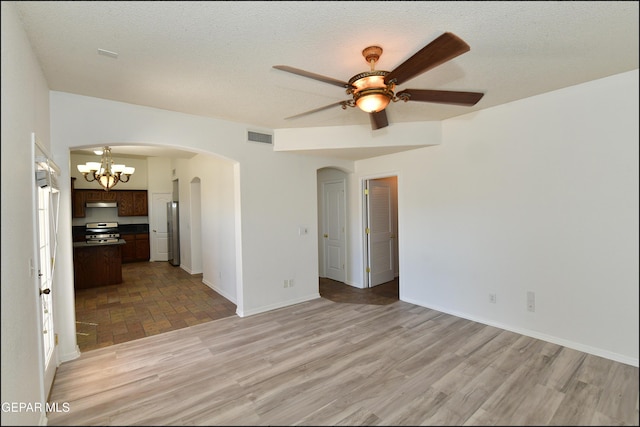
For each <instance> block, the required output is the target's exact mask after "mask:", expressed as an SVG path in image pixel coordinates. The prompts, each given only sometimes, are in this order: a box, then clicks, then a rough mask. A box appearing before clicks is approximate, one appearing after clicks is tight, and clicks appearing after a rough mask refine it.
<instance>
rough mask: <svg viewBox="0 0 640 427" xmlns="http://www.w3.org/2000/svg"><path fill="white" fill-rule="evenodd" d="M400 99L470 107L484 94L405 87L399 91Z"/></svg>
mask: <svg viewBox="0 0 640 427" xmlns="http://www.w3.org/2000/svg"><path fill="white" fill-rule="evenodd" d="M396 96H397V97H398V98H400V99H404V98H405V97H407V98H408V99H407V100H408V101H422V102H435V103H439V104H454V105H464V106H467V107H470V106H472V105H476V104H477V103H478V101H480V99H482V97H483V96H484V93H480V92H458V91H451V90H428V89H405V90H403V91H401V92H398V93H397V94H396Z"/></svg>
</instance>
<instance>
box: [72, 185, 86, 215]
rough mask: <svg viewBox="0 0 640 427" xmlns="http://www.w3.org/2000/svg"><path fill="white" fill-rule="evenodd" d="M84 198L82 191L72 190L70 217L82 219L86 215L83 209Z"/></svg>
mask: <svg viewBox="0 0 640 427" xmlns="http://www.w3.org/2000/svg"><path fill="white" fill-rule="evenodd" d="M84 196H85V193H84V191H81V190H73V192H72V195H71V198H72V200H71V201H72V208H73V210H72V215H73V217H74V218H84V217H85V216H86V215H87V214H86V211H85V208H84V204H85V202H86V201H85V198H84Z"/></svg>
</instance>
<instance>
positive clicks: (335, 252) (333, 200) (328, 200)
mask: <svg viewBox="0 0 640 427" xmlns="http://www.w3.org/2000/svg"><path fill="white" fill-rule="evenodd" d="M323 187H324V218H325V224H324V231H323V241H324V265H325V268H324V272H325V276H326V277H328V278H329V279H333V280H337V281H339V282H343V283H344V282H346V281H347V274H346V269H345V264H346V257H347V254H346V235H345V217H346V206H345V202H346V199H345V183H344V181H334V182H326V183H324V184H323Z"/></svg>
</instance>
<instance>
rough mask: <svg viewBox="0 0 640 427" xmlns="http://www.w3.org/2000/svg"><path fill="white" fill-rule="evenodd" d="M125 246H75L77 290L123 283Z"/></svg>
mask: <svg viewBox="0 0 640 427" xmlns="http://www.w3.org/2000/svg"><path fill="white" fill-rule="evenodd" d="M122 247H123V245H92V246H90V245H86V246H85V245H82V244H80V245H78V246H77V247H76V245H74V248H73V276H74V286H75V288H76V289H84V288H95V287H98V286H107V285H117V284H119V283H122V255H121V248H122Z"/></svg>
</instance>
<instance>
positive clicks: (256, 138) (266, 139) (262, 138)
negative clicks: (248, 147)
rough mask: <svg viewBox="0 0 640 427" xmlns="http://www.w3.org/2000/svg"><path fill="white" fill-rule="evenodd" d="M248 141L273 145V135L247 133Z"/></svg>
mask: <svg viewBox="0 0 640 427" xmlns="http://www.w3.org/2000/svg"><path fill="white" fill-rule="evenodd" d="M247 141H250V142H261V143H263V144H273V135H269V134H268V133H260V132H253V131H247Z"/></svg>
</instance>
